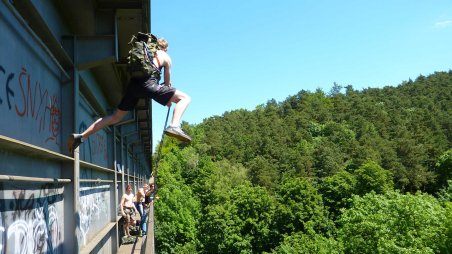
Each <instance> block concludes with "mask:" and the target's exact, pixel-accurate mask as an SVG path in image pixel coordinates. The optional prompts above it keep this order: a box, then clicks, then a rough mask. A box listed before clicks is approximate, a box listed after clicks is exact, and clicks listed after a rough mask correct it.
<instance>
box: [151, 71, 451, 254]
mask: <svg viewBox="0 0 452 254" xmlns="http://www.w3.org/2000/svg"><path fill="white" fill-rule="evenodd" d="M184 129H186V130H187V132H188V133H189V134H190V135H191V136H192V137H193V142H192V143H191V144H183V143H178V142H176V141H174V140H171V139H165V140H164V144H163V146H162V147H161V148H162V149H161V151H162V156H161V161H160V162H159V168H158V170H157V171H156V172H154V174H155V175H156V182H157V185H158V191H159V192H158V195H159V196H160V197H161V199H160V200H158V201H157V202H156V204H155V209H156V239H157V246H156V248H157V250H158V252H159V253H376V252H377V253H452V203H451V202H452V146H451V144H452V71H449V72H437V73H434V74H432V75H429V76H427V77H425V76H419V77H418V78H417V79H416V80H415V81H412V80H409V81H406V82H403V83H402V84H400V85H399V86H397V87H384V88H368V89H364V90H362V91H357V90H354V89H353V87H352V86H350V85H349V86H346V87H341V86H340V85H338V84H334V86H333V87H332V88H331V90H330V91H329V92H327V93H326V92H324V91H322V90H317V91H315V92H309V91H300V92H299V93H298V94H296V95H293V96H290V97H288V98H287V99H286V100H284V101H282V102H276V101H275V100H270V101H268V102H267V103H266V104H262V105H259V106H257V107H256V108H255V109H254V110H252V111H249V110H235V111H231V112H226V113H224V114H223V115H222V116H215V117H211V118H208V119H205V120H204V121H203V122H202V123H201V124H198V125H188V124H185V126H184ZM155 157H158V156H155Z"/></svg>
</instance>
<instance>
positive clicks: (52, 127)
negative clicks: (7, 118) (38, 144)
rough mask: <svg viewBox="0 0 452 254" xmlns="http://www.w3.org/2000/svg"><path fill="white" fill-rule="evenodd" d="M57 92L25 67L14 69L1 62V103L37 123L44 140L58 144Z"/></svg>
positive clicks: (0, 105) (59, 129)
mask: <svg viewBox="0 0 452 254" xmlns="http://www.w3.org/2000/svg"><path fill="white" fill-rule="evenodd" d="M53 92H54V91H53ZM57 94H58V93H55V92H54V93H51V92H49V90H48V89H47V88H46V87H45V85H43V84H41V82H40V81H39V80H35V79H33V77H32V75H31V74H30V73H28V71H27V69H26V68H25V67H22V69H21V70H20V71H19V72H18V73H14V72H11V71H10V70H7V69H6V68H5V67H4V66H3V65H1V64H0V107H2V106H6V107H8V110H10V111H13V112H15V114H16V115H17V117H20V118H28V119H31V120H32V121H33V122H35V123H36V125H35V126H36V127H35V128H36V131H37V132H38V134H40V135H42V136H43V137H44V140H43V141H44V143H48V142H53V143H55V144H57V145H58V144H59V140H58V137H59V136H60V135H59V134H60V132H61V128H60V127H61V111H60V103H59V101H60V97H59V96H58V95H57Z"/></svg>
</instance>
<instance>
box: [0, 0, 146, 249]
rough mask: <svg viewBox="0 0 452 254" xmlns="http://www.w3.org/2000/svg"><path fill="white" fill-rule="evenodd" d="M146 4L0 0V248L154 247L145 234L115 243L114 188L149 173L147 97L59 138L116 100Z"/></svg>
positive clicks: (136, 0)
mask: <svg viewBox="0 0 452 254" xmlns="http://www.w3.org/2000/svg"><path fill="white" fill-rule="evenodd" d="M150 4H151V3H150V1H149V0H147V1H144V0H83V1H73V0H55V1H33V0H20V1H13V0H1V1H0V31H1V38H2V39H1V40H0V49H1V53H0V116H1V121H0V253H124V251H127V253H131V252H130V250H128V248H133V251H134V253H138V252H137V251H139V252H141V253H144V252H145V253H154V246H153V243H154V240H153V232H150V234H148V235H147V236H146V237H143V238H139V241H137V242H136V243H135V244H133V245H127V246H126V245H123V244H122V242H121V237H122V235H123V230H122V224H121V219H120V218H121V217H120V213H119V200H120V198H121V196H122V194H123V193H124V189H125V186H126V185H127V184H132V186H133V188H134V190H133V191H134V192H137V191H138V188H139V187H141V186H143V184H145V183H148V182H149V181H151V179H152V147H153V144H152V131H151V126H152V117H151V115H152V104H151V103H150V102H149V101H146V100H140V101H139V103H138V105H137V107H136V109H135V110H134V111H132V112H131V113H129V114H128V116H127V117H126V118H125V119H124V120H122V121H121V122H120V123H118V124H115V125H113V126H110V127H107V128H105V129H103V130H101V131H99V132H97V133H96V134H94V135H92V136H91V137H89V139H88V140H87V141H85V142H84V143H82V145H81V146H80V147H79V148H77V149H76V150H75V152H74V153H73V154H70V153H69V152H68V149H67V147H66V143H67V141H68V136H69V135H70V134H71V133H73V132H77V133H79V132H82V131H83V130H85V129H86V128H87V127H88V126H89V125H90V124H91V123H92V122H93V121H95V120H96V119H98V118H99V117H102V116H106V115H108V114H110V113H112V112H113V110H115V107H116V106H117V105H118V103H119V101H120V100H121V97H122V95H123V93H124V91H125V88H126V86H127V82H128V79H129V78H130V77H129V75H128V73H127V71H126V57H127V53H128V50H129V45H128V42H129V40H130V37H131V36H132V35H133V34H135V33H137V32H138V31H141V32H150V9H151V7H150ZM151 210H152V211H153V209H151ZM150 218H151V219H150V220H149V227H148V228H149V229H153V224H152V223H153V220H152V218H153V217H152V216H151V217H150Z"/></svg>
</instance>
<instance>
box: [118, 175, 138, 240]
mask: <svg viewBox="0 0 452 254" xmlns="http://www.w3.org/2000/svg"><path fill="white" fill-rule="evenodd" d="M134 196H135V195H134V194H133V192H132V185H131V184H128V185H127V187H126V193H124V194H123V195H122V197H121V202H120V204H119V206H120V208H121V215H122V217H123V218H124V220H125V223H124V235H125V236H126V237H127V238H130V237H131V235H130V226H131V225H133V224H134V219H133V215H134V214H137V213H138V210H137V208H136V207H135V205H134V204H133V198H134Z"/></svg>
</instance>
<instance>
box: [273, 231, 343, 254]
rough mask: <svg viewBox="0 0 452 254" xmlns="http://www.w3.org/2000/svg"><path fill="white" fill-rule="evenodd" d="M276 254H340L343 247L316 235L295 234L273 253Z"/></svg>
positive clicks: (332, 240) (333, 240) (334, 241)
mask: <svg viewBox="0 0 452 254" xmlns="http://www.w3.org/2000/svg"><path fill="white" fill-rule="evenodd" d="M272 253H274V254H293V253H303V254H340V253H343V250H342V246H341V245H340V243H339V242H337V241H336V240H335V239H333V238H328V237H325V236H322V235H319V234H315V233H308V234H305V233H301V232H298V233H295V234H293V235H290V236H287V237H285V238H284V241H283V242H282V243H281V245H279V246H278V247H277V248H275V249H274V251H273V252H272Z"/></svg>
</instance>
